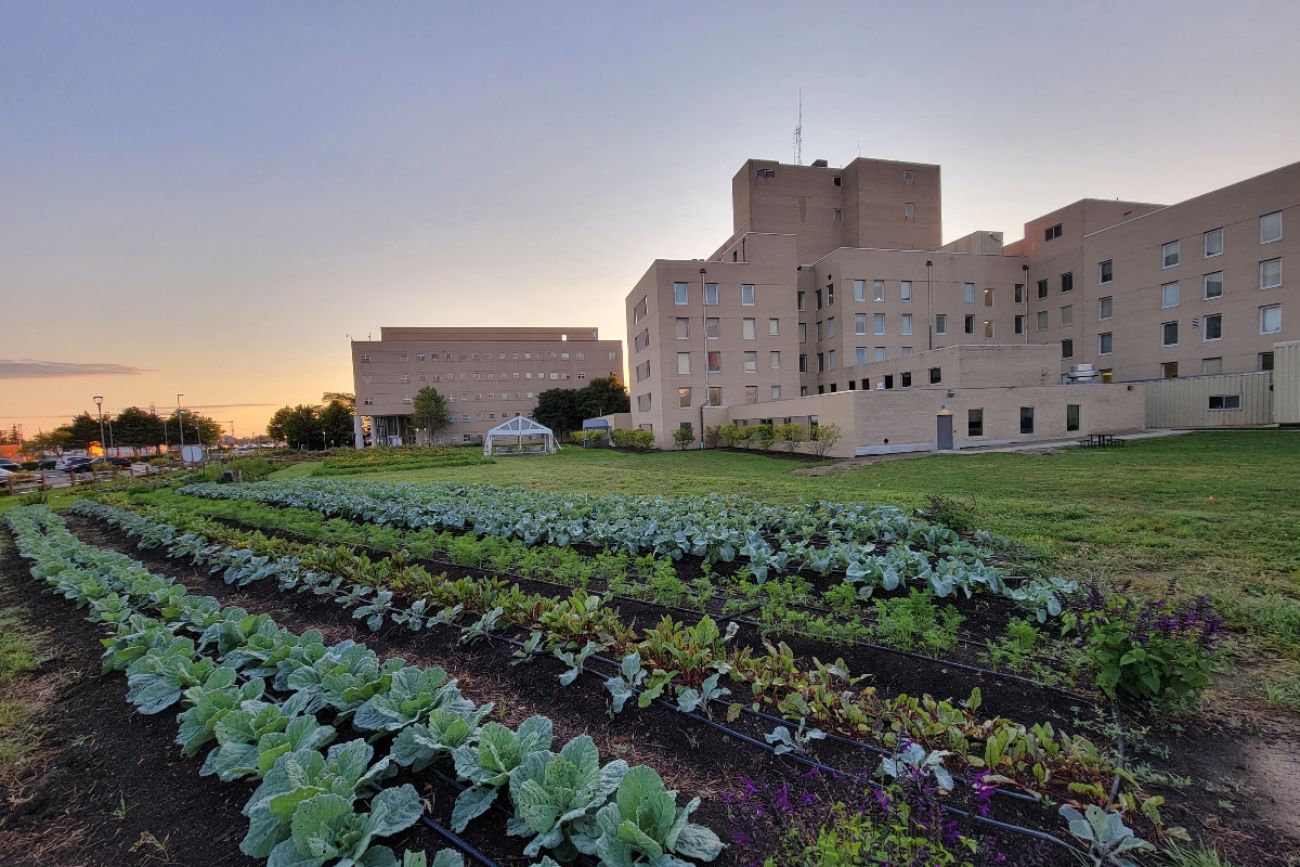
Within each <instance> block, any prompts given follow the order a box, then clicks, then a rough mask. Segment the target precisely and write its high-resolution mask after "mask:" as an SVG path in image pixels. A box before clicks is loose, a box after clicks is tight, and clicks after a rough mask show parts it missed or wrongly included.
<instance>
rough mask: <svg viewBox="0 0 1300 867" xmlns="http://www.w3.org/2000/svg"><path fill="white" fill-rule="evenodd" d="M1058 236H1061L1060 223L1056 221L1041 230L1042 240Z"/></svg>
mask: <svg viewBox="0 0 1300 867" xmlns="http://www.w3.org/2000/svg"><path fill="white" fill-rule="evenodd" d="M1059 237H1061V224H1060V223H1057V224H1056V225H1055V226H1048V227H1047V228H1046V229H1044V230H1043V240H1044V241H1051V240H1054V239H1056V238H1059Z"/></svg>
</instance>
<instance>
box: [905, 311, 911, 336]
mask: <svg viewBox="0 0 1300 867" xmlns="http://www.w3.org/2000/svg"><path fill="white" fill-rule="evenodd" d="M911 333H912V314H911V313H904V314H903V334H904V335H908V334H911Z"/></svg>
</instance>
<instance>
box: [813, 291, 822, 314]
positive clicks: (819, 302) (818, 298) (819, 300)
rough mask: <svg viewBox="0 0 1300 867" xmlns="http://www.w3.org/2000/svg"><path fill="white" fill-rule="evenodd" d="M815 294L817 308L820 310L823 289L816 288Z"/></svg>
mask: <svg viewBox="0 0 1300 867" xmlns="http://www.w3.org/2000/svg"><path fill="white" fill-rule="evenodd" d="M813 294H814V295H816V296H817V309H818V310H821V309H822V290H820V289H818V290H816V292H814V293H813Z"/></svg>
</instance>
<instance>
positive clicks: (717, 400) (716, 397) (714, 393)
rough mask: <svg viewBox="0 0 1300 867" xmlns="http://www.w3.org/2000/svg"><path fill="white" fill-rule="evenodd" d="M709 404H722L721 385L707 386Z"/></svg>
mask: <svg viewBox="0 0 1300 867" xmlns="http://www.w3.org/2000/svg"><path fill="white" fill-rule="evenodd" d="M709 406H722V386H720V385H711V386H709Z"/></svg>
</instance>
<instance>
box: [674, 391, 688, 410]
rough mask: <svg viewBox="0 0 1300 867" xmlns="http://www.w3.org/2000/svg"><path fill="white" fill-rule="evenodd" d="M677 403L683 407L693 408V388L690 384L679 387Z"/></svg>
mask: <svg viewBox="0 0 1300 867" xmlns="http://www.w3.org/2000/svg"><path fill="white" fill-rule="evenodd" d="M677 405H678V406H679V407H681V408H682V409H690V408H691V389H690V386H686V387H685V388H679V389H677Z"/></svg>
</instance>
